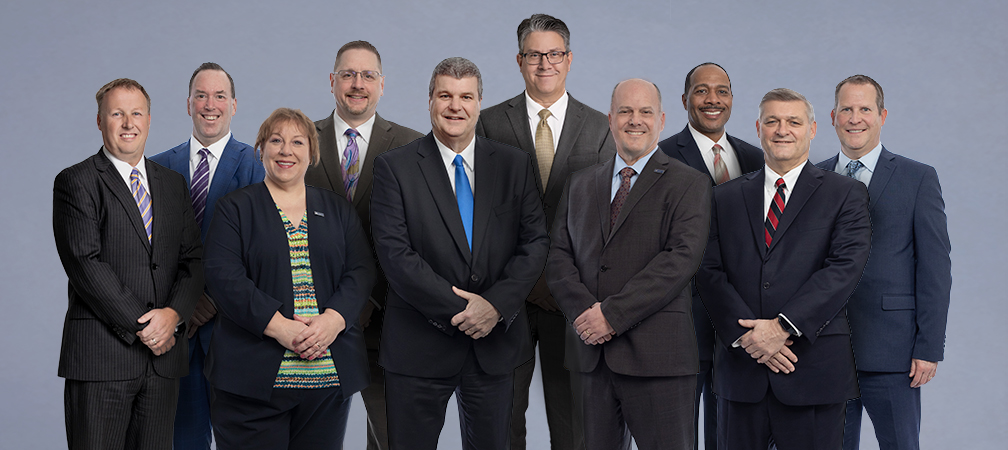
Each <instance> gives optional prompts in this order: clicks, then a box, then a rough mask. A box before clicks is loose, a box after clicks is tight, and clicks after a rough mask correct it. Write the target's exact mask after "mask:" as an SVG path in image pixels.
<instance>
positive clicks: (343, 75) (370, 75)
mask: <svg viewBox="0 0 1008 450" xmlns="http://www.w3.org/2000/svg"><path fill="white" fill-rule="evenodd" d="M358 74H359V75H360V76H361V79H362V80H364V82H366V83H374V82H375V81H378V79H379V78H381V76H382V74H381V72H375V71H373V70H362V71H360V72H357V71H353V70H339V71H337V72H336V73H335V74H334V75H336V78H338V79H339V80H340V81H346V82H350V81H352V80H353V79H354V78H356V77H357V75H358Z"/></svg>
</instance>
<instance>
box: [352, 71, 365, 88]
mask: <svg viewBox="0 0 1008 450" xmlns="http://www.w3.org/2000/svg"><path fill="white" fill-rule="evenodd" d="M350 86H352V87H353V88H354V89H362V88H364V74H363V73H360V72H357V73H356V74H354V77H353V80H352V81H351V82H350Z"/></svg>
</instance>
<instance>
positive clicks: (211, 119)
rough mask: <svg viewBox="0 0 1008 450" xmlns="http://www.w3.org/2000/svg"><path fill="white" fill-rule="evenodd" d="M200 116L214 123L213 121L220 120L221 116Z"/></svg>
mask: <svg viewBox="0 0 1008 450" xmlns="http://www.w3.org/2000/svg"><path fill="white" fill-rule="evenodd" d="M200 116H202V117H203V119H204V120H206V121H207V122H213V121H216V120H217V119H219V118H220V114H218V115H215V116H208V115H206V114H200Z"/></svg>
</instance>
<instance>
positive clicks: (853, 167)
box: [844, 159, 865, 178]
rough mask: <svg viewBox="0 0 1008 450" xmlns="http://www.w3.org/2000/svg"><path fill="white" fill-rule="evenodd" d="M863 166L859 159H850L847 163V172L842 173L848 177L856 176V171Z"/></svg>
mask: <svg viewBox="0 0 1008 450" xmlns="http://www.w3.org/2000/svg"><path fill="white" fill-rule="evenodd" d="M864 166H865V165H864V164H862V163H861V161H859V160H856V159H854V160H851V162H849V163H847V172H846V173H844V175H847V176H848V177H851V178H857V174H858V172H859V171H860V170H861V168H862V167H864Z"/></svg>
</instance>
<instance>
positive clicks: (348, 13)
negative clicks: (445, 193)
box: [0, 0, 1008, 449]
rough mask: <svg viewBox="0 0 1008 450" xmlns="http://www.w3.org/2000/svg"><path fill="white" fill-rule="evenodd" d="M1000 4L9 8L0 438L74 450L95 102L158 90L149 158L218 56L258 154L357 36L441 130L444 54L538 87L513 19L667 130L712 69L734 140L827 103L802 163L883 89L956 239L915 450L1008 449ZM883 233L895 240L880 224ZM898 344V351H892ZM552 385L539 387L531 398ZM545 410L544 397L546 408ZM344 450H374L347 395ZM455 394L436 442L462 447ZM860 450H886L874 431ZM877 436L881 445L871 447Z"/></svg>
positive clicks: (180, 130)
mask: <svg viewBox="0 0 1008 450" xmlns="http://www.w3.org/2000/svg"><path fill="white" fill-rule="evenodd" d="M1006 5H1008V4H1006V3H1004V2H1001V1H994V0H990V1H982V0H964V1H959V2H955V3H954V4H953V3H951V2H946V1H941V0H920V1H894V2H887V1H879V0H875V1H864V0H853V1H846V2H829V3H827V2H800V3H799V2H794V1H779V0H766V1H763V2H758V3H757V2H746V1H727V2H725V1H721V2H714V1H707V2H704V1H674V2H671V1H647V2H640V1H621V2H617V1H595V0H593V1H585V0H582V1H548V2H542V1H527V0H517V1H511V2H467V3H463V2H454V1H414V2H410V1H380V0H374V1H371V2H324V1H312V2H297V1H293V2H283V3H281V2H267V1H258V0H257V1H219V2H218V1H175V2H138V3H133V4H129V3H123V2H111V1H92V2H56V1H51V0H42V1H33V2H13V1H5V2H4V4H3V14H2V15H0V61H2V63H0V80H2V81H0V129H2V130H3V135H2V138H0V152H2V153H0V156H2V163H0V187H2V191H0V211H2V214H0V221H2V226H3V228H2V229H3V233H2V234H0V249H2V257H0V305H2V307H3V310H4V314H3V316H2V318H0V342H2V345H0V361H3V363H2V364H0V383H2V386H0V448H9V449H53V448H61V447H65V446H66V436H65V432H64V417H63V380H62V379H60V378H58V377H57V376H56V366H57V362H58V356H59V348H60V339H61V331H62V327H63V318H64V315H65V313H66V307H67V284H66V275H65V273H64V271H63V268H62V266H61V265H60V262H59V258H58V256H57V254H56V249H55V245H54V242H53V237H52V184H53V179H54V178H55V176H56V174H57V173H59V171H60V170H62V169H63V168H64V167H67V166H69V165H72V164H75V163H77V162H79V161H81V160H83V159H85V158H87V157H89V156H91V155H93V154H94V153H95V152H97V151H98V148H99V147H100V146H101V135H100V133H99V131H98V129H97V127H96V122H95V114H96V112H97V105H96V103H95V100H94V94H95V91H97V90H98V88H99V87H101V86H102V85H103V84H105V83H106V82H108V81H110V80H112V79H114V78H119V77H128V78H133V79H135V80H137V81H139V82H140V83H141V84H143V85H144V87H145V88H146V89H147V91H148V93H149V94H150V96H151V99H152V111H151V117H152V123H151V127H150V132H149V137H148V140H147V147H146V149H147V151H146V154H147V155H148V156H151V155H154V154H156V153H159V152H161V151H164V150H167V149H169V148H171V147H174V146H175V145H178V144H179V143H182V142H183V141H184V140H187V139H188V138H189V136H190V133H191V131H192V122H191V119H190V118H189V116H187V115H186V113H185V102H186V97H187V94H188V91H187V89H188V81H189V77H190V75H191V74H192V71H193V70H194V69H195V68H196V67H197V66H199V64H200V63H203V62H205V61H214V62H217V63H219V64H221V65H222V66H223V67H224V68H225V69H227V70H228V71H229V72H230V73H231V75H232V76H233V77H234V80H235V84H236V97H237V99H238V107H237V115H236V116H235V117H234V119H233V121H232V123H231V126H232V132H233V133H234V135H235V137H236V138H238V139H239V140H241V141H243V142H247V143H250V144H251V143H252V142H253V141H254V140H255V133H256V132H257V130H258V128H259V125H260V124H261V123H262V121H263V120H264V119H265V118H266V116H267V115H268V114H269V113H270V112H271V111H272V110H273V109H275V108H277V107H281V106H287V107H293V108H299V109H301V110H302V111H304V112H305V113H306V114H307V115H308V116H309V117H311V118H312V119H313V120H318V119H321V118H324V117H326V116H327V115H328V114H329V113H330V112H331V111H332V109H333V108H334V101H333V98H332V94H330V92H329V80H328V75H329V72H330V71H332V66H333V61H334V58H335V56H336V50H337V49H338V48H339V47H340V46H341V45H342V44H344V43H346V42H348V41H351V40H356V39H364V40H368V41H370V42H371V43H373V44H374V45H375V46H376V47H377V48H378V50H379V51H380V52H381V55H382V63H383V72H384V74H385V76H386V79H385V94H384V97H383V98H382V99H381V102H380V103H379V105H378V111H379V113H380V114H381V115H382V116H383V117H385V118H387V119H389V120H392V121H395V122H397V123H399V124H402V125H405V126H408V127H411V128H414V129H416V130H418V131H421V132H423V133H427V132H429V131H430V118H429V113H428V112H427V84H428V81H429V79H430V73H431V71H432V70H433V68H434V66H435V65H436V64H437V63H438V62H439V61H441V60H442V59H444V58H446V57H449V56H463V57H466V58H468V59H470V60H472V61H473V62H475V63H476V64H477V65H478V66H479V68H480V70H481V72H482V74H483V85H484V92H483V102H482V107H483V108H486V107H489V106H492V105H495V104H497V103H500V102H501V101H504V100H506V99H509V98H511V97H513V96H514V95H516V94H518V93H520V92H521V91H522V89H523V88H524V84H523V81H522V78H521V75H520V73H519V71H518V66H517V64H516V62H515V54H516V53H517V38H516V34H515V29H516V28H517V25H518V23H519V22H520V21H521V20H522V19H523V18H526V17H528V16H530V15H531V14H532V13H537V12H544V13H549V14H552V15H555V16H557V17H559V18H561V19H563V20H564V21H565V22H566V23H567V25H568V26H569V27H570V30H571V48H572V51H573V56H572V59H573V61H572V62H573V64H572V69H571V72H570V74H569V76H568V79H567V89H568V92H570V93H571V95H573V96H574V97H576V98H577V99H579V100H581V101H582V102H584V103H586V104H588V105H590V106H592V107H594V108H595V109H598V110H601V111H603V112H605V111H607V110H608V106H609V96H610V93H611V91H612V87H613V86H614V85H615V84H616V82H618V81H620V80H622V79H625V78H628V77H644V78H647V79H649V80H651V81H653V82H655V83H656V84H657V85H658V86H659V88H661V90H662V93H663V95H664V101H663V105H664V108H665V111H666V113H667V122H666V128H665V131H664V132H663V133H662V138H663V139H664V138H665V137H668V136H670V135H672V134H674V133H677V132H678V131H680V130H681V129H682V127H683V126H685V124H686V121H687V119H686V113H685V111H684V110H683V108H682V103H681V101H680V95H681V94H682V89H683V81H684V79H683V78H684V76H685V74H686V72H687V71H689V69H690V68H692V67H693V66H695V65H696V64H699V63H701V62H705V61H714V62H717V63H720V64H721V65H722V66H724V68H725V69H727V71H728V73H729V75H730V76H731V79H732V90H733V93H734V107H733V114H732V118H731V120H730V121H729V122H728V126H727V129H728V131H729V132H730V133H731V134H732V135H734V136H737V137H740V138H742V139H745V140H747V141H748V142H750V143H754V144H757V145H758V144H759V141H758V139H757V138H756V128H755V121H756V117H757V105H758V103H759V100H760V98H761V97H762V95H763V94H764V93H766V92H767V91H769V90H770V89H773V88H777V87H788V88H791V89H794V90H797V91H798V92H801V93H802V94H804V95H805V96H806V97H808V99H809V100H810V101H811V102H812V103H813V105H814V106H815V108H816V112H817V119H818V125H819V129H818V134H817V136H816V138H815V140H814V141H813V142H812V152H811V156H810V159H811V161H812V162H813V163H815V162H819V161H821V160H823V159H826V158H827V157H830V156H832V155H834V154H836V153H837V152H838V151H839V149H840V146H839V142H838V140H837V137H836V133H835V132H834V130H833V127H832V126H831V124H830V119H829V111H830V109H831V108H832V104H833V89H834V87H835V86H836V84H837V83H838V82H839V81H840V80H842V79H843V78H845V77H847V76H849V75H853V74H856V73H863V74H866V75H869V76H871V77H873V78H875V79H876V80H877V81H878V82H879V83H881V84H882V86H883V88H884V89H885V97H886V102H885V103H886V107H887V109H888V110H889V116H888V119H887V122H886V125H885V127H884V128H883V132H882V142H883V143H884V144H885V145H886V147H887V148H888V149H890V150H891V151H893V152H895V153H898V154H901V155H904V156H907V157H909V158H912V159H915V160H918V161H921V162H924V163H926V164H930V165H932V166H934V167H935V168H936V169H937V171H938V176H939V178H940V180H941V184H942V188H943V193H944V199H945V205H946V208H945V211H946V214H947V215H948V223H949V234H950V237H951V241H952V261H953V274H952V278H953V285H952V306H951V310H950V312H949V324H948V331H947V335H948V338H947V341H946V352H945V361H944V362H942V363H940V364H939V366H938V375H937V377H936V378H935V379H934V380H933V381H932V382H930V383H929V384H928V385H926V386H925V387H924V388H923V389H924V391H923V396H922V397H923V421H922V431H921V442H922V448H926V449H949V448H956V449H994V448H1004V447H1003V446H1004V442H1006V441H1008V427H1006V424H1008V405H1006V404H1008V398H1006V397H1008V396H1006V393H1008V383H1006V382H1005V377H1004V373H1005V372H1006V371H1008V363H1006V361H1005V356H1006V355H1008V345H1006V344H1005V341H1006V340H1005V338H1004V335H1005V329H1006V326H1005V324H1004V320H1005V317H1008V302H1006V298H1005V295H1004V289H1003V287H1002V286H1003V284H1004V279H1005V275H1006V271H1005V266H1006V263H1008V261H1006V258H1005V255H1006V253H1008V245H1006V239H1005V237H1004V236H1003V235H1002V234H1001V232H999V231H998V230H1000V229H1001V228H1002V227H1003V226H1004V225H1005V223H1006V219H1008V214H1006V213H1005V206H1006V202H1005V192H1006V189H1005V187H1004V181H1003V180H1004V176H1002V172H1003V169H1004V167H1005V166H1006V162H1008V161H1006V156H1005V153H1006V152H1005V145H1006V142H1008V127H1006V126H1005V125H1004V118H1005V116H1006V104H1008V92H1006V87H1005V86H1006V75H1005V74H1006V73H1008V58H1006V56H1008V55H1006V53H1008V51H1006V48H1008V32H1006V31H1005V27H1004V25H1003V23H1002V21H1003V18H1004V17H1008V6H1006ZM875 232H876V233H877V232H884V230H875ZM880 344H881V345H884V343H880ZM537 386H539V387H537ZM531 396H532V399H533V400H532V401H533V405H532V407H531V408H530V413H529V418H528V423H529V429H530V430H529V443H530V445H529V448H537V449H538V448H548V445H547V443H546V442H547V439H548V432H547V430H546V425H545V416H544V413H543V411H542V408H543V407H542V403H541V402H542V400H541V399H542V395H541V384H539V382H538V381H535V382H533V392H532V395H531ZM536 399H538V400H539V403H538V404H536V403H535V401H536ZM351 416H352V417H351V420H350V425H349V429H348V432H347V440H346V448H348V449H351V448H363V447H364V432H365V422H364V420H365V419H364V407H363V403H361V402H360V400H359V397H358V398H357V399H356V400H355V401H354V404H353V407H352V413H351ZM457 417H458V416H457V414H455V413H454V402H453V403H452V404H451V405H450V406H449V412H448V416H447V423H446V425H445V429H444V432H443V433H442V441H441V448H444V449H456V448H460V444H459V434H458V425H457ZM864 428H865V429H864V430H863V432H864V434H865V435H866V436H865V438H864V439H863V440H862V448H864V449H873V448H877V447H876V444H875V441H874V436H873V435H871V434H870V433H872V431H871V427H870V426H869V423H868V422H867V421H866V422H865V427H864ZM869 436H870V437H869Z"/></svg>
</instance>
